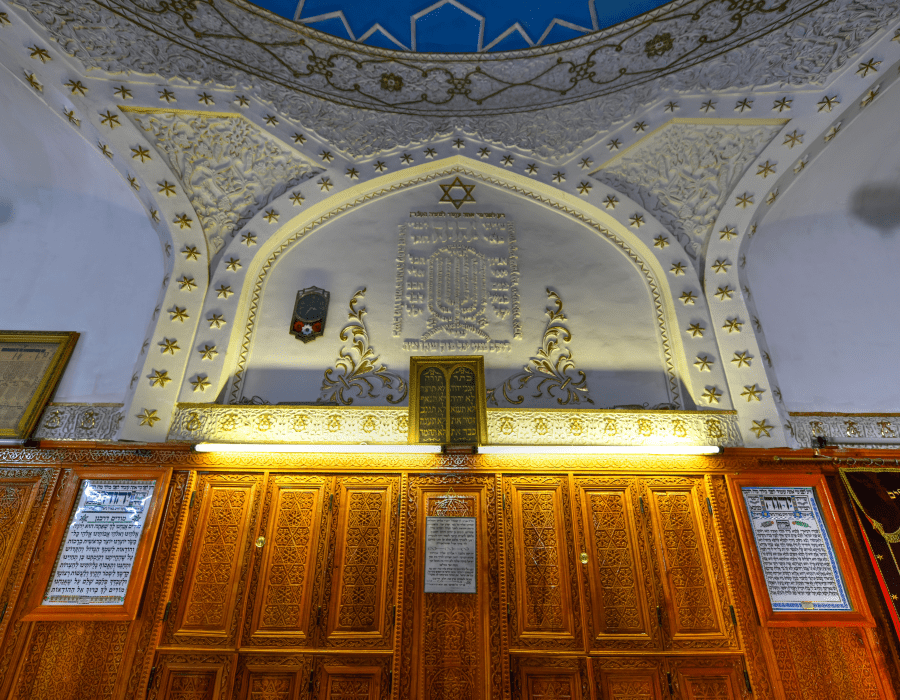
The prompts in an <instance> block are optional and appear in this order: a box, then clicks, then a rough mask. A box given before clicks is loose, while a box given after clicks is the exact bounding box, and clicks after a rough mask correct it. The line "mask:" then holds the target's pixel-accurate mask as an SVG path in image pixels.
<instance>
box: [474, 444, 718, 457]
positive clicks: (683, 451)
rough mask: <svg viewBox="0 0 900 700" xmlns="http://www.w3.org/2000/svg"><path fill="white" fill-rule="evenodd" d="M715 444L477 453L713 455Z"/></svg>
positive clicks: (485, 450) (496, 448)
mask: <svg viewBox="0 0 900 700" xmlns="http://www.w3.org/2000/svg"><path fill="white" fill-rule="evenodd" d="M721 451H722V448H721V447H717V446H715V445H482V446H480V447H479V448H478V453H479V454H485V455H491V454H493V455H504V454H506V455H508V454H516V455H519V454H542V455H604V454H605V455H634V454H641V455H715V454H719V452H721Z"/></svg>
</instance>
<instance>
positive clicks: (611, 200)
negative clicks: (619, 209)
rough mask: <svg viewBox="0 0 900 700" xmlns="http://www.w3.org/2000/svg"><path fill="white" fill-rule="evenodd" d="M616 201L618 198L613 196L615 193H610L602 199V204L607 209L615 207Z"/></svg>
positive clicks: (617, 201)
mask: <svg viewBox="0 0 900 700" xmlns="http://www.w3.org/2000/svg"><path fill="white" fill-rule="evenodd" d="M618 203H619V200H618V199H617V198H616V197H615V195H611V194H608V195H606V199H604V200H603V204H604V206H605V207H606V208H607V209H615V208H616V205H617V204H618Z"/></svg>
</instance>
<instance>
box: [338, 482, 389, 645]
mask: <svg viewBox="0 0 900 700" xmlns="http://www.w3.org/2000/svg"><path fill="white" fill-rule="evenodd" d="M399 482H400V480H399V478H397V477H364V476H362V477H349V476H348V477H341V478H339V479H338V484H337V488H336V493H335V499H334V511H335V514H334V516H333V519H332V535H331V543H332V544H331V547H332V548H333V557H332V560H333V562H334V563H333V565H332V567H330V569H329V570H328V571H327V574H326V575H327V582H326V587H325V597H324V600H323V603H322V605H323V610H325V611H327V618H326V619H327V625H326V629H325V636H326V644H327V646H330V647H334V646H341V647H349V648H359V647H370V648H371V647H374V648H390V646H391V642H392V639H391V636H390V634H389V633H390V631H391V630H392V629H393V621H394V620H393V614H392V611H393V605H394V603H393V592H394V580H395V576H396V562H395V560H396V542H397V528H398V526H399V514H398V512H397V510H398V508H397V506H398V505H399V494H398V488H399Z"/></svg>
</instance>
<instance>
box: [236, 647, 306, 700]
mask: <svg viewBox="0 0 900 700" xmlns="http://www.w3.org/2000/svg"><path fill="white" fill-rule="evenodd" d="M312 666H313V659H312V657H311V656H307V655H305V654H268V653H263V654H256V653H254V654H241V655H240V657H239V658H238V662H237V671H236V673H235V683H234V690H233V692H232V694H231V697H232V698H234V700H301V699H302V700H307V698H308V697H309V687H310V680H311V671H312Z"/></svg>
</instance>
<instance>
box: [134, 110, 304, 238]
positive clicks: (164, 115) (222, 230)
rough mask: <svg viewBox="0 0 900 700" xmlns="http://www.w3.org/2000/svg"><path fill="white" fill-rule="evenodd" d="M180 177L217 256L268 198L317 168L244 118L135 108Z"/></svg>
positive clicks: (136, 117) (136, 116)
mask: <svg viewBox="0 0 900 700" xmlns="http://www.w3.org/2000/svg"><path fill="white" fill-rule="evenodd" d="M129 116H131V118H132V119H133V120H134V121H135V122H136V123H137V125H138V127H140V128H141V129H143V130H144V131H147V132H149V133H150V134H152V136H153V138H154V139H155V141H156V147H157V148H158V149H159V151H160V152H161V153H163V154H165V156H166V158H167V159H168V161H169V164H170V165H171V166H172V170H173V172H174V173H175V174H176V175H177V176H178V177H179V179H180V180H181V184H182V186H183V187H184V190H185V192H186V193H187V195H188V198H189V199H190V200H191V204H192V205H193V206H194V210H195V211H196V212H197V216H199V217H200V223H201V225H202V226H203V233H204V235H205V236H206V240H207V243H208V244H209V248H210V254H211V255H215V253H217V252H218V251H219V250H221V249H222V247H223V246H224V245H225V241H226V239H227V238H228V236H231V235H234V232H235V231H237V230H238V229H240V228H241V226H243V224H244V223H245V222H247V221H249V220H250V219H251V218H253V216H254V214H256V213H257V212H258V211H260V210H261V209H263V207H265V206H267V205H268V204H269V202H271V201H272V200H274V199H276V198H278V197H279V196H281V195H282V194H284V193H285V192H286V191H287V190H288V189H289V188H290V187H293V186H294V185H296V184H298V183H299V182H302V181H303V180H307V179H309V178H311V177H313V176H315V175H318V171H316V170H313V169H311V167H310V165H309V163H307V162H306V161H304V160H301V159H300V158H299V157H298V156H297V155H296V154H295V153H293V152H291V151H289V150H288V149H286V148H284V147H283V146H281V145H280V144H278V143H277V142H275V141H274V140H271V139H269V138H267V136H266V135H265V134H264V133H263V132H262V131H260V130H259V129H258V128H257V127H256V126H255V125H253V124H252V123H250V122H249V121H247V120H246V119H244V118H243V117H219V116H211V115H203V114H186V113H179V112H156V113H150V114H145V113H140V112H131V113H130V114H129Z"/></svg>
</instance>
